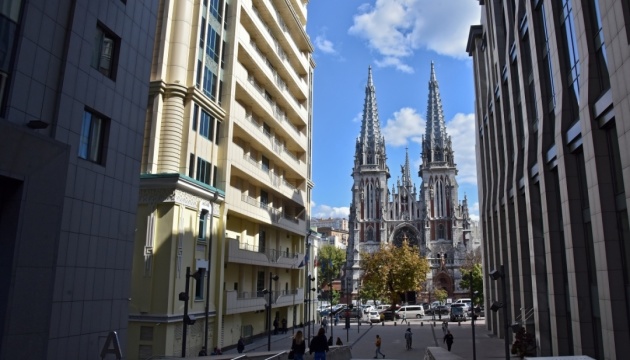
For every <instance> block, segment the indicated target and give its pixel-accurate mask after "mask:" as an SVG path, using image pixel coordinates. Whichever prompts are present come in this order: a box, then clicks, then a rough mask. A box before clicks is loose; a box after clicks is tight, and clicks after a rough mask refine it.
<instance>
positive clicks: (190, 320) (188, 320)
mask: <svg viewBox="0 0 630 360" xmlns="http://www.w3.org/2000/svg"><path fill="white" fill-rule="evenodd" d="M202 276H203V270H202V269H199V270H198V271H195V273H194V274H192V275H191V274H190V266H188V267H186V285H185V286H186V290H185V291H183V292H180V293H179V300H180V301H183V302H184V318H183V322H184V329H183V332H182V357H183V358H184V357H186V334H187V330H188V325H192V324H194V323H195V317H194V316H189V315H188V299H190V296H189V293H188V290H189V288H190V278H191V277H192V278H195V280H196V281H199V279H201V277H202Z"/></svg>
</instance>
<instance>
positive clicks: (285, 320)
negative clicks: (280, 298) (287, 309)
mask: <svg viewBox="0 0 630 360" xmlns="http://www.w3.org/2000/svg"><path fill="white" fill-rule="evenodd" d="M282 333H283V334H286V333H287V319H285V318H282Z"/></svg>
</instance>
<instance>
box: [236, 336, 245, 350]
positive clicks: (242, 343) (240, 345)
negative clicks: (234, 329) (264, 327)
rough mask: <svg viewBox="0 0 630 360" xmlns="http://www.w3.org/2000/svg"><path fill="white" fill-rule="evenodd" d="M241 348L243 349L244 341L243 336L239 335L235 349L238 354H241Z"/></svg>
mask: <svg viewBox="0 0 630 360" xmlns="http://www.w3.org/2000/svg"><path fill="white" fill-rule="evenodd" d="M243 350H245V341H243V337H242V336H241V337H240V338H239V339H238V343H237V344H236V351H238V353H239V354H242V353H243Z"/></svg>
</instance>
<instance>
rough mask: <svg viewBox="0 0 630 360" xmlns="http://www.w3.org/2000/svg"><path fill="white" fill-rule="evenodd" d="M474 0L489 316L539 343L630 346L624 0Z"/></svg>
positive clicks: (577, 347) (546, 346) (577, 350)
mask: <svg viewBox="0 0 630 360" xmlns="http://www.w3.org/2000/svg"><path fill="white" fill-rule="evenodd" d="M479 3H480V6H481V7H482V18H481V25H476V26H472V27H471V30H470V36H469V41H468V46H467V51H468V53H469V55H470V56H471V57H472V60H473V71H474V78H475V97H476V100H475V113H476V125H477V127H476V129H477V167H478V176H479V201H480V220H481V227H482V229H483V245H482V246H483V255H484V271H485V272H486V274H489V273H491V272H492V271H493V270H500V269H501V268H503V271H501V272H495V273H493V275H494V278H495V279H496V281H494V280H492V279H491V278H490V277H488V278H487V279H486V280H485V289H484V295H485V298H486V299H487V303H486V314H487V315H488V321H487V326H488V327H489V329H491V330H492V331H493V332H495V333H497V334H499V335H500V336H501V337H505V336H508V339H509V338H511V337H513V335H512V330H511V327H510V326H509V325H512V323H517V324H515V325H516V326H515V328H518V327H520V326H524V327H525V329H526V331H527V332H528V333H530V334H533V335H535V348H534V349H533V352H534V353H535V354H537V355H538V356H560V355H587V356H590V357H593V358H595V359H625V358H627V357H628V354H629V353H630V341H628V340H629V339H630V331H629V330H630V329H629V326H628V324H630V233H629V229H628V210H627V209H628V203H629V198H628V195H629V194H630V172H629V171H628V169H629V165H630V151H629V150H630V147H629V144H630V135H629V133H628V123H630V96H629V88H628V83H630V61H629V60H630V51H629V49H630V46H629V44H630V27H629V26H628V25H630V3H628V2H627V1H618V0H591V1H574V0H561V1H550V0H533V1H523V0H513V1H501V2H499V1H479ZM502 284H504V287H503V286H502ZM504 289H505V293H506V294H505V298H504V296H503V294H502V293H503V290H504ZM492 301H498V302H502V303H503V304H502V305H503V308H501V309H498V312H492V311H489V308H490V306H491V303H492ZM497 305H498V304H497ZM504 310H505V311H507V313H506V314H507V317H506V318H507V321H505V320H504V313H503V311H504ZM508 343H511V341H508Z"/></svg>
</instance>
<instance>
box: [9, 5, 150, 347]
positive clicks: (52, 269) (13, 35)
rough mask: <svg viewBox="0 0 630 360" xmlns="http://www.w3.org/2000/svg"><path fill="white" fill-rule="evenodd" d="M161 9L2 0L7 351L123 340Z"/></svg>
mask: <svg viewBox="0 0 630 360" xmlns="http://www.w3.org/2000/svg"><path fill="white" fill-rule="evenodd" d="M156 15H157V4H155V2H154V1H121V0H98V1H96V0H57V1H30V0H14V1H0V28H2V39H3V41H2V45H0V49H1V51H0V101H1V103H0V239H1V241H0V289H2V290H1V291H0V358H1V359H96V358H99V357H100V355H101V354H102V351H103V349H106V350H108V351H109V353H111V354H113V355H122V354H124V353H125V352H126V349H127V326H128V315H127V307H128V299H129V293H130V279H131V259H132V250H133V241H134V240H133V239H134V229H135V224H134V223H135V213H136V205H137V199H138V187H139V178H138V173H139V171H140V158H141V154H142V133H143V127H144V114H145V111H146V107H147V95H148V93H149V84H148V82H147V79H148V76H149V71H150V66H151V51H152V44H153V40H154V36H155V17H156ZM110 356H112V355H110Z"/></svg>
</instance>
